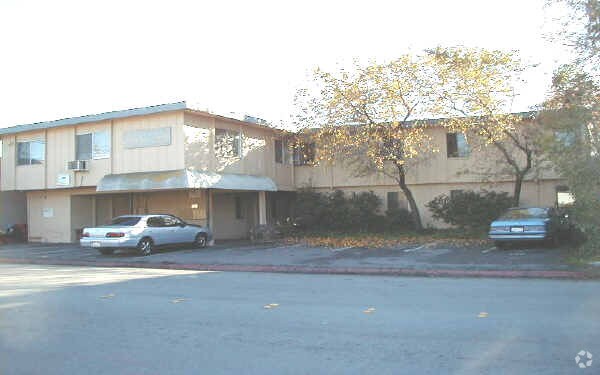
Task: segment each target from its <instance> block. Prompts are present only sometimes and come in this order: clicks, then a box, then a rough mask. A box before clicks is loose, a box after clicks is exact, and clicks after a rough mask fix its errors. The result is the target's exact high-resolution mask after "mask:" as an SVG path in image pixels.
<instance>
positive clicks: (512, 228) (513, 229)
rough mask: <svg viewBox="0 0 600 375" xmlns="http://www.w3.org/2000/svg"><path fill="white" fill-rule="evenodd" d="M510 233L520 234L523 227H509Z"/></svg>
mask: <svg viewBox="0 0 600 375" xmlns="http://www.w3.org/2000/svg"><path fill="white" fill-rule="evenodd" d="M510 231H511V232H513V233H521V232H523V227H511V228H510Z"/></svg>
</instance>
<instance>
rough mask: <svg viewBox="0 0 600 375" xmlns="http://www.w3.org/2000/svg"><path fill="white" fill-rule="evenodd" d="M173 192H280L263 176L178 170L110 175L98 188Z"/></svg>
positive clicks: (98, 189) (122, 190) (100, 190)
mask: <svg viewBox="0 0 600 375" xmlns="http://www.w3.org/2000/svg"><path fill="white" fill-rule="evenodd" d="M173 189H226V190H251V191H277V185H276V184H275V182H273V180H271V179H270V178H269V177H263V176H252V175H247V174H233V173H212V172H203V171H194V170H189V169H178V170H173V171H158V172H135V173H122V174H109V175H106V176H104V177H103V178H102V180H100V182H99V183H98V186H97V187H96V191H98V192H107V193H108V192H125V191H148V190H173Z"/></svg>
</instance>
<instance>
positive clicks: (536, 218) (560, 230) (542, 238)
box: [488, 207, 572, 248]
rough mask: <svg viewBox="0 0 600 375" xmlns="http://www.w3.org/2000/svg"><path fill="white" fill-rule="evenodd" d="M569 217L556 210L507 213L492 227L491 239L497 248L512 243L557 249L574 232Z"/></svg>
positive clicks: (514, 209)
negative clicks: (523, 242)
mask: <svg viewBox="0 0 600 375" xmlns="http://www.w3.org/2000/svg"><path fill="white" fill-rule="evenodd" d="M568 218H569V216H568V215H567V214H566V213H563V212H561V211H559V210H557V209H555V208H553V207H515V208H510V209H508V210H507V211H506V212H505V213H504V214H503V215H502V216H500V217H499V218H498V219H496V220H494V221H493V222H492V224H491V225H490V230H489V233H488V237H489V239H490V240H492V241H494V243H495V244H496V246H497V247H499V248H502V247H505V246H506V245H507V244H508V243H511V242H521V241H538V242H546V243H548V244H550V245H554V246H556V245H558V244H559V241H560V240H561V239H562V238H565V236H567V235H568V234H569V233H570V231H571V229H572V228H571V227H572V226H571V224H570V223H569V221H568Z"/></svg>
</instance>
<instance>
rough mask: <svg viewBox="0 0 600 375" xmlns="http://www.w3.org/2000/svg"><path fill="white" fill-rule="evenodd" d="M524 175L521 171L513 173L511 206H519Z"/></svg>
mask: <svg viewBox="0 0 600 375" xmlns="http://www.w3.org/2000/svg"><path fill="white" fill-rule="evenodd" d="M523 178H524V175H523V174H521V173H516V174H515V187H514V191H513V206H514V207H519V202H520V201H521V187H522V186H523Z"/></svg>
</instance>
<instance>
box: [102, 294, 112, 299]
mask: <svg viewBox="0 0 600 375" xmlns="http://www.w3.org/2000/svg"><path fill="white" fill-rule="evenodd" d="M114 296H115V294H114V293H109V294H105V295H103V296H101V297H100V298H103V299H107V298H113V297H114Z"/></svg>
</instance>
